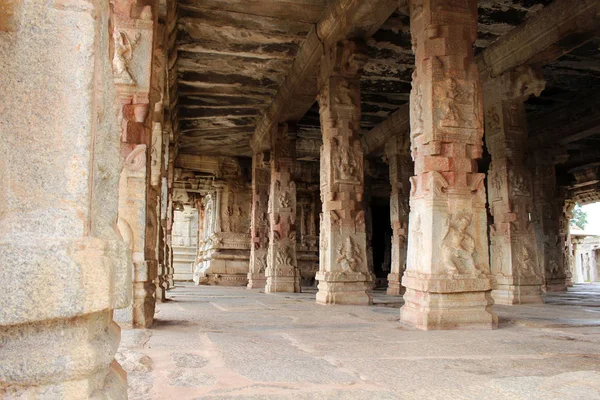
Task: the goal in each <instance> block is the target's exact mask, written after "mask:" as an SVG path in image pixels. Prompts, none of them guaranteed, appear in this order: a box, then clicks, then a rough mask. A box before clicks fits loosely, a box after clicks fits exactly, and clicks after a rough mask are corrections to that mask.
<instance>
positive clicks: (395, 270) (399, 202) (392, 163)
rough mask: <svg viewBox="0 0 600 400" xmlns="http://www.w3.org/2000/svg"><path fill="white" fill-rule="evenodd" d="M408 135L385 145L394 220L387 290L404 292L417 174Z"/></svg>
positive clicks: (391, 214) (397, 136) (397, 294)
mask: <svg viewBox="0 0 600 400" xmlns="http://www.w3.org/2000/svg"><path fill="white" fill-rule="evenodd" d="M409 142H410V140H409V138H408V136H404V137H403V136H400V135H396V136H394V137H393V138H391V139H390V140H388V142H387V143H386V145H385V156H386V159H387V160H388V165H389V167H390V184H391V186H392V192H391V194H390V220H391V223H392V230H393V236H392V263H391V271H390V273H389V274H388V288H387V294H388V295H390V296H400V295H402V294H404V287H403V286H402V275H403V273H404V270H405V269H406V255H407V245H408V241H407V239H408V213H409V207H408V203H409V197H410V187H409V185H410V182H409V179H410V177H411V176H412V174H413V162H412V159H411V157H410V143H409Z"/></svg>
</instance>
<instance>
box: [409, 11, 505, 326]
mask: <svg viewBox="0 0 600 400" xmlns="http://www.w3.org/2000/svg"><path fill="white" fill-rule="evenodd" d="M410 4H411V23H410V28H411V35H412V40H413V50H414V51H415V61H416V69H415V71H414V73H413V81H412V85H413V88H412V92H411V99H410V100H411V113H410V120H411V133H410V136H411V151H412V157H413V159H414V161H415V165H414V169H415V176H414V177H411V185H412V186H411V193H410V219H409V238H408V240H409V241H408V261H407V267H406V271H405V273H404V277H403V278H402V285H403V286H405V287H406V293H405V294H404V301H405V304H404V306H403V307H402V309H401V313H400V316H401V321H402V322H404V323H406V324H409V325H412V326H415V327H417V328H419V329H424V330H430V329H472V328H480V329H491V328H494V327H495V326H496V325H497V317H496V316H495V315H494V314H493V313H492V312H491V310H490V307H491V305H492V304H493V300H492V298H491V289H492V277H491V275H490V269H489V259H488V240H487V215H486V207H485V202H486V196H485V187H484V183H483V182H484V178H485V175H484V174H480V173H477V162H476V159H478V158H480V157H481V154H482V140H481V139H482V136H483V110H482V102H481V84H480V78H479V71H478V69H477V65H476V63H475V60H474V57H473V43H474V42H475V39H476V38H477V1H476V0H464V1H460V2H458V1H453V0H424V1H418V0H411V2H410Z"/></svg>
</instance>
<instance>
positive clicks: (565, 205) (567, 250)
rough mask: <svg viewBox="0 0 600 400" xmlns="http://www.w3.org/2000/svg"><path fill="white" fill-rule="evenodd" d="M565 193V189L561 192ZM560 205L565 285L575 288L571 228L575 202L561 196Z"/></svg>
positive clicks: (560, 230)
mask: <svg viewBox="0 0 600 400" xmlns="http://www.w3.org/2000/svg"><path fill="white" fill-rule="evenodd" d="M561 192H564V189H563V190H561ZM558 197H559V199H558V200H557V201H559V204H561V205H562V214H561V215H560V228H559V232H560V242H561V244H562V255H563V265H564V266H565V275H566V278H565V284H566V286H567V287H572V286H573V276H574V275H575V261H574V260H573V251H572V248H571V247H572V244H571V234H570V228H569V227H570V226H571V220H572V219H573V209H574V208H575V201H573V200H571V199H564V198H565V196H564V195H562V196H561V195H559V196H558Z"/></svg>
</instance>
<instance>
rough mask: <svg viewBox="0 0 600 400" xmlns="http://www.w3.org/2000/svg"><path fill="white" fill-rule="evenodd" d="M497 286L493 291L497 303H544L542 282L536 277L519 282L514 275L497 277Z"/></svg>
mask: <svg viewBox="0 0 600 400" xmlns="http://www.w3.org/2000/svg"><path fill="white" fill-rule="evenodd" d="M496 279H497V283H498V285H497V287H496V289H495V290H493V291H492V297H493V298H494V301H495V303H496V304H504V305H509V306H511V305H515V304H543V303H544V301H543V300H542V284H541V283H540V282H537V280H536V279H529V280H526V281H525V280H522V282H519V283H517V282H516V281H517V278H514V277H496Z"/></svg>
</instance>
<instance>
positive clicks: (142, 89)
mask: <svg viewBox="0 0 600 400" xmlns="http://www.w3.org/2000/svg"><path fill="white" fill-rule="evenodd" d="M114 10H115V18H114V31H113V45H114V56H113V59H112V64H113V75H114V82H115V85H116V89H117V93H118V96H119V102H120V109H119V115H118V119H119V123H120V125H121V157H122V160H124V165H125V168H123V171H122V173H121V180H120V183H119V221H118V225H119V229H120V230H121V234H122V235H123V237H125V238H126V242H128V243H129V245H130V248H131V250H132V258H133V304H132V305H131V306H130V307H129V308H128V309H125V310H120V311H118V312H117V313H115V319H116V320H117V321H119V322H121V323H125V324H131V325H133V326H134V327H141V328H147V327H149V326H150V325H151V324H152V321H153V318H154V309H155V302H156V299H155V290H156V286H155V285H154V280H155V279H156V276H157V263H156V256H154V255H153V253H152V251H155V250H156V247H152V248H151V246H152V245H153V244H154V246H156V239H155V237H154V236H153V235H155V234H156V225H157V215H156V202H155V200H154V199H153V196H152V195H151V193H150V189H151V185H150V178H149V175H150V171H151V157H150V153H149V149H150V147H151V145H152V132H151V129H150V128H151V127H150V126H147V125H146V123H147V119H148V114H149V108H150V99H149V92H150V79H151V66H152V48H153V37H154V35H153V33H154V32H153V30H154V23H153V20H152V12H151V8H150V6H147V7H146V8H145V9H144V10H143V12H141V13H139V12H137V13H136V12H135V10H133V7H132V5H131V2H129V1H116V2H115V8H114ZM150 248H151V249H152V251H150Z"/></svg>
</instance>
